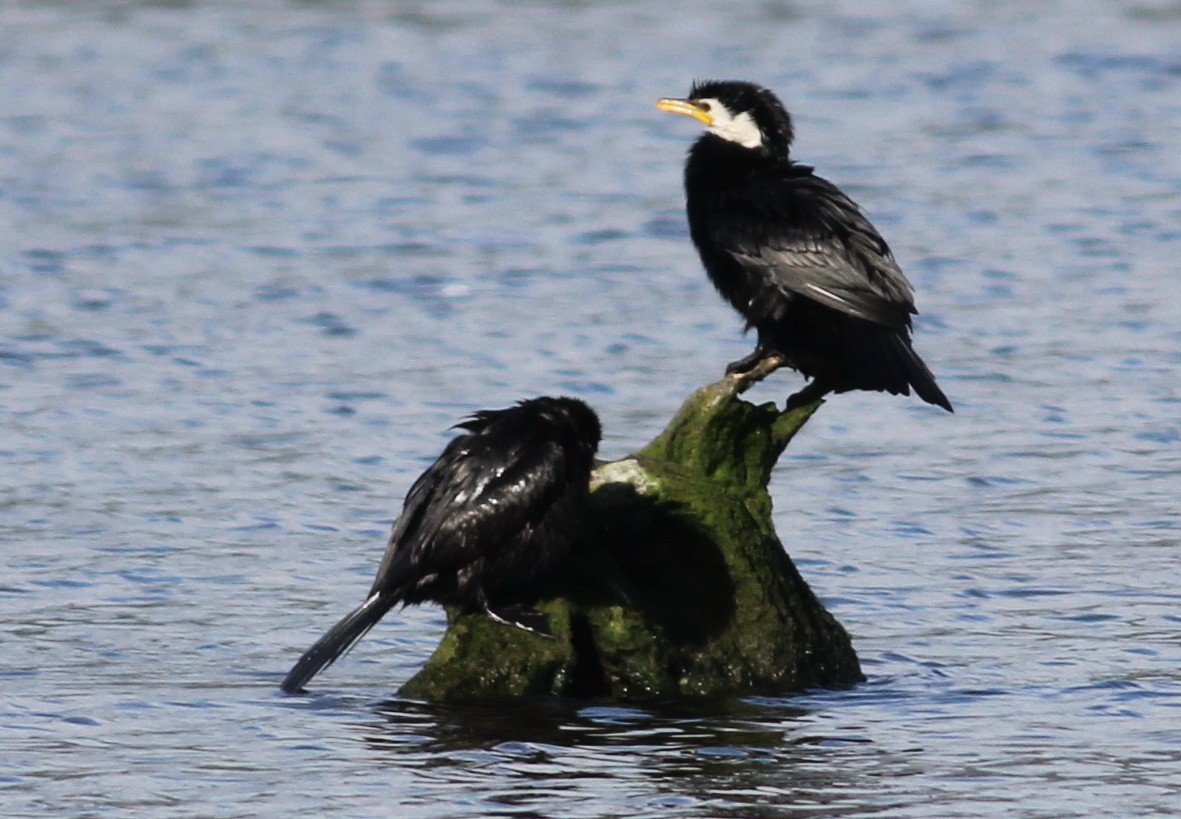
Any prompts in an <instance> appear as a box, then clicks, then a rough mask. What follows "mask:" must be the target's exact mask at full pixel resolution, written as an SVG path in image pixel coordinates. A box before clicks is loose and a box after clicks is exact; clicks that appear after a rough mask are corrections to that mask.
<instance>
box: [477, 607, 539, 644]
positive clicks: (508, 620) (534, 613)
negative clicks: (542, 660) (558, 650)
mask: <svg viewBox="0 0 1181 819" xmlns="http://www.w3.org/2000/svg"><path fill="white" fill-rule="evenodd" d="M484 613H485V614H487V615H488V617H490V618H491V619H492V620H494V621H495V622H497V623H500V624H501V625H502V626H514V627H516V628H519V629H521V630H522V631H527V632H529V633H530V634H536V635H537V636H538V637H546V638H548V639H551V640H552V639H553V638H554V633H553V631H552V630H551V629H550V625H549V617H547V616H546V615H544V614H542V613H541V612H540V611H538V610H537V609H531V608H529V607H528V606H526V605H523V604H521V603H517V604H514V605H511V606H501V607H500V610H499V611H494V610H493V609H492V607H491V606H489V605H488V603H487V601H485V602H484Z"/></svg>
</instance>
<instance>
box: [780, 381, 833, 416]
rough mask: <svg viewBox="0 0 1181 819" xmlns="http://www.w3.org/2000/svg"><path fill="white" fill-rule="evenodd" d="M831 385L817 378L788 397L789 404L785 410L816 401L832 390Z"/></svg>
mask: <svg viewBox="0 0 1181 819" xmlns="http://www.w3.org/2000/svg"><path fill="white" fill-rule="evenodd" d="M832 390H833V388H832V386H831V385H829V384H827V383H826V382H824V381H822V380H821V379H819V378H817V379H815V380H813V381H812V383H811V384H808V385H807V386H806V387H804V388H803V389H802V390H800V391H799V392H797V393H794V394H792V395H789V396H788V397H787V405H786V406H785V407H784V410H785V411H786V410H793V409H796V408H797V407H802V406H804V405H806V404H811V403H812V402H814V401H819V400H820V399H821V398H823V397H824V396H826V395H828V394H829V393H830V392H832Z"/></svg>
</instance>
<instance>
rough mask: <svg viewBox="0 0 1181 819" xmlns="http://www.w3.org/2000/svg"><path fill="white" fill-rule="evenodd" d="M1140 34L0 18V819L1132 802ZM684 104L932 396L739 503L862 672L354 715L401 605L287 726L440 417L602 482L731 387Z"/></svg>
mask: <svg viewBox="0 0 1181 819" xmlns="http://www.w3.org/2000/svg"><path fill="white" fill-rule="evenodd" d="M1179 44H1181V14H1179V13H1178V12H1177V11H1176V9H1174V8H1173V6H1171V5H1169V4H1165V3H1155V2H1143V1H1142V0H1135V1H1133V0H1118V1H1115V2H1098V0H1095V2H1087V0H1084V1H1083V2H1079V3H1070V4H1043V5H1034V6H1028V5H1021V4H1000V5H998V4H993V3H987V2H978V3H959V4H951V3H946V4H945V3H931V2H910V3H907V2H903V3H894V4H854V3H836V4H830V3H823V4H822V3H778V2H764V3H748V4H737V3H734V4H725V3H715V2H712V0H688V1H687V2H683V3H678V4H676V5H675V6H673V5H671V4H656V3H639V2H602V3H583V2H573V1H572V0H571V2H561V3H559V2H554V3H519V2H508V0H503V2H492V0H476V1H475V2H473V1H472V0H465V1H464V2H437V3H429V4H428V3H410V2H390V3H377V2H360V0H358V2H338V3H327V2H324V3H316V2H291V3H282V2H278V0H274V2H258V3H253V4H236V3H214V2H210V3H204V4H202V3H151V2H97V0H96V2H90V3H85V4H79V3H67V2H15V3H9V4H6V5H4V6H3V8H2V9H0V419H2V424H3V426H2V428H0V430H2V431H0V475H2V476H3V477H2V478H0V561H2V567H3V569H2V570H3V574H2V575H0V743H2V747H3V748H4V752H3V753H2V754H0V814H2V815H5V816H21V815H57V816H67V815H68V816H112V815H131V814H136V815H156V816H202V817H231V816H257V815H279V814H288V815H292V814H331V815H339V816H371V815H398V816H405V817H461V816H489V815H495V816H563V817H565V816H572V817H580V816H586V817H595V816H608V815H617V816H661V817H663V816H700V817H719V816H734V817H749V816H807V817H814V816H837V815H839V816H899V817H915V816H932V817H951V816H994V815H1013V816H1029V817H1050V816H1054V817H1059V816H1087V817H1092V816H1098V815H1105V814H1106V815H1120V816H1132V815H1136V816H1153V815H1167V814H1168V813H1170V812H1171V811H1174V810H1175V809H1176V808H1175V806H1176V805H1177V804H1181V592H1179V591H1178V589H1179V588H1181V582H1179V581H1181V569H1179V566H1181V561H1179V556H1181V555H1179V550H1178V525H1179V524H1181V501H1179V500H1178V496H1179V495H1181V421H1179V420H1178V419H1179V416H1181V287H1179V286H1178V281H1179V279H1178V270H1179V262H1178V260H1179V259H1181V45H1179ZM707 76H715V77H739V78H747V79H753V80H758V81H761V82H764V83H766V84H768V85H770V86H772V87H774V88H775V89H777V90H778V91H780V92H781V94H782V96H783V97H784V99H785V100H786V102H787V103H788V105H789V107H791V108H792V110H793V111H794V112H795V115H796V125H797V132H798V135H799V138H798V142H797V146H796V153H797V156H798V157H799V158H800V159H801V160H803V161H807V162H809V163H810V164H815V165H816V166H817V167H818V169H819V170H820V172H822V173H823V174H824V175H826V176H827V177H829V178H831V179H833V180H834V181H836V182H837V183H838V184H840V185H842V186H843V187H845V188H846V189H847V190H848V191H849V192H850V193H852V194H853V195H854V196H855V197H856V198H857V199H858V200H859V201H860V202H861V203H862V204H863V205H864V206H865V208H866V210H867V211H868V212H869V214H870V215H871V217H872V218H873V220H874V221H875V223H876V224H877V225H878V226H879V228H880V229H881V230H882V231H883V233H885V235H886V236H887V238H888V239H889V240H890V242H891V243H892V245H893V247H894V249H895V252H896V254H897V256H898V257H899V260H900V262H901V263H902V265H903V267H904V268H905V269H906V270H907V272H908V274H909V275H910V277H911V278H912V279H913V281H914V282H915V285H916V287H917V290H918V300H919V308H920V310H922V315H921V316H919V318H918V322H917V326H916V339H917V342H916V343H917V346H918V349H919V350H920V352H921V353H922V354H923V356H924V357H925V358H926V360H927V361H928V362H929V363H930V365H931V366H932V368H933V369H934V370H935V372H936V373H937V374H938V376H939V379H940V382H941V384H942V385H943V387H944V389H945V390H946V391H947V393H948V394H949V396H950V397H951V399H952V401H953V402H954V403H955V405H956V409H957V413H956V414H955V415H954V416H948V415H946V414H944V413H942V412H939V411H938V410H934V409H931V408H929V407H926V406H924V405H922V404H921V403H919V402H917V401H914V400H904V399H899V398H889V397H886V396H882V395H877V394H872V395H869V394H854V395H845V396H840V397H838V398H836V399H834V400H832V401H830V402H829V403H828V404H827V405H826V406H825V407H824V408H823V409H822V410H821V412H820V413H819V414H818V415H817V416H816V417H815V418H814V419H813V421H812V422H811V423H810V424H809V425H808V427H807V428H806V429H805V431H804V433H803V434H801V436H800V437H799V438H797V439H796V441H795V442H793V444H792V447H791V449H790V450H789V452H788V454H787V456H786V457H785V458H784V460H783V461H782V463H781V465H780V467H779V469H778V470H777V471H776V474H775V476H774V478H773V482H772V492H773V495H774V498H775V502H776V522H777V526H778V529H779V531H780V534H781V536H782V538H783V540H784V543H785V544H786V546H787V548H788V550H789V551H790V552H791V554H792V556H793V558H794V559H795V560H796V562H797V564H798V565H799V566H800V568H801V570H802V572H803V573H804V575H805V577H806V578H807V579H808V581H809V583H810V584H811V585H812V587H813V588H814V589H815V590H816V592H817V594H818V595H820V597H821V598H822V599H823V600H824V601H825V603H826V604H827V605H828V606H829V608H830V609H831V610H832V611H833V613H834V614H836V616H837V617H838V618H839V619H840V620H841V621H842V622H843V623H844V624H845V625H846V626H847V627H848V629H849V630H850V632H851V633H852V635H853V638H854V643H855V646H856V648H857V650H858V652H859V655H860V657H861V660H862V664H863V667H864V670H865V672H866V675H867V677H868V680H867V682H866V683H864V684H863V685H860V686H858V687H856V688H853V689H852V690H845V691H834V692H825V691H818V692H809V693H807V694H805V695H802V696H784V697H782V698H738V699H733V700H728V701H723V702H709V703H679V704H678V703H657V704H651V705H644V706H637V705H630V706H627V707H618V706H615V705H612V704H610V703H601V702H595V703H582V702H540V703H538V702H532V703H527V704H523V705H521V706H515V707H510V706H497V707H495V708H491V707H480V706H470V707H439V706H431V705H426V704H422V703H415V702H408V701H400V700H397V699H395V698H393V692H394V691H395V690H396V689H397V687H398V686H399V685H400V684H401V683H402V682H404V681H405V680H406V679H407V678H408V677H409V676H411V675H412V674H413V673H414V672H415V670H416V669H417V668H419V667H420V666H421V664H422V663H423V662H424V660H425V659H426V658H427V657H428V656H429V654H430V652H431V651H432V650H433V648H434V646H435V644H436V643H437V641H438V638H439V636H440V634H441V633H442V628H443V618H442V614H441V612H440V610H438V609H437V608H433V607H423V608H421V609H411V610H408V611H406V612H405V613H404V614H402V615H400V616H398V617H392V618H390V619H389V621H388V622H385V623H383V624H382V625H381V626H379V628H378V629H377V630H376V631H375V632H374V633H373V634H371V635H370V637H368V638H367V639H366V640H365V641H363V642H362V643H361V644H360V645H359V646H358V648H357V649H356V650H355V651H354V652H353V653H352V654H351V655H349V657H348V658H347V659H346V660H344V661H342V662H341V663H339V664H338V665H337V666H334V667H333V668H332V669H331V670H330V671H329V672H327V673H326V674H325V675H324V676H323V677H321V678H320V679H319V680H317V686H316V693H315V696H312V697H307V698H303V697H295V698H291V697H284V696H281V695H280V694H279V693H278V691H277V685H278V682H279V680H280V679H281V677H282V675H283V674H284V673H285V672H286V671H287V669H288V668H289V667H290V665H291V663H292V662H293V661H294V659H295V657H296V656H298V654H299V653H300V652H301V651H302V650H303V649H304V648H306V647H307V646H308V645H309V644H310V643H311V641H312V640H314V639H315V638H316V637H317V636H318V635H319V634H320V633H321V632H322V631H323V630H324V629H325V628H327V626H328V625H330V624H331V623H333V622H334V621H335V620H336V619H337V617H339V616H340V615H341V614H343V613H344V612H345V611H347V610H348V609H349V608H351V607H352V606H353V605H355V603H356V602H358V601H359V599H360V595H361V594H362V593H363V592H364V590H365V589H366V588H367V587H368V584H369V582H370V580H371V576H372V572H373V571H374V568H375V566H376V562H377V560H378V557H379V554H380V552H381V549H382V547H383V545H384V537H385V534H386V532H387V530H388V526H389V524H390V521H391V518H392V517H393V515H394V514H396V511H397V509H398V508H399V506H400V503H401V498H402V496H403V495H404V493H405V491H406V490H407V488H408V487H409V485H410V483H411V482H412V481H413V479H414V478H415V477H416V476H417V475H418V473H419V472H420V471H421V470H422V468H423V467H424V465H425V464H426V463H428V462H429V461H430V460H431V459H432V458H433V457H434V455H436V454H437V453H438V451H439V450H440V449H441V447H442V446H443V444H444V442H445V441H446V440H447V435H448V433H447V432H446V430H447V427H448V426H449V425H450V424H452V423H454V422H455V421H456V420H457V419H458V418H459V417H460V416H462V415H464V414H466V413H468V412H470V411H471V410H473V409H476V408H479V407H497V406H503V405H505V404H507V403H510V402H511V401H513V400H516V399H517V398H521V397H525V396H530V395H537V394H543V393H556V392H564V393H570V394H574V395H579V396H582V397H584V398H586V399H587V400H589V401H590V402H591V403H592V404H593V405H595V407H596V408H597V409H598V410H599V411H600V414H601V415H602V417H603V420H604V423H605V426H606V438H605V441H604V445H603V449H602V453H603V454H604V455H605V456H607V457H621V456H622V455H624V454H626V453H628V452H630V451H632V450H634V449H635V448H637V447H639V446H640V445H642V444H643V443H644V442H646V441H647V440H648V439H650V438H651V437H652V436H653V435H654V434H655V433H656V432H658V431H659V429H660V428H661V427H662V425H663V423H664V422H665V420H667V418H668V417H669V416H670V415H671V413H672V412H673V411H674V410H675V408H676V407H677V406H678V405H679V403H680V401H681V400H682V399H683V398H684V396H685V395H686V394H687V393H688V392H689V391H690V390H691V389H693V388H694V387H696V386H698V385H700V384H703V383H706V382H708V381H711V380H714V379H715V378H716V377H718V376H719V375H720V373H721V367H722V365H723V364H724V363H725V362H727V361H730V360H732V359H734V358H737V357H739V356H741V355H742V354H744V353H745V352H747V351H748V350H749V348H750V344H751V343H752V342H751V340H750V339H745V340H744V339H742V338H741V337H740V335H739V320H738V319H737V317H736V316H735V315H733V313H732V312H731V311H730V309H729V308H728V307H727V306H726V305H725V304H724V303H722V301H721V300H720V299H719V298H718V297H717V296H716V294H715V293H714V292H713V291H712V289H711V288H710V285H709V284H708V282H707V280H706V279H705V277H704V275H703V274H702V273H701V271H700V268H699V265H698V262H697V260H696V257H695V254H694V252H693V249H692V247H691V245H690V244H689V242H688V238H687V235H686V230H685V226H684V216H683V209H682V195H681V191H680V171H681V163H682V160H683V155H684V151H685V149H686V148H687V147H688V145H689V143H690V141H691V140H692V139H693V137H694V136H695V134H696V129H695V126H694V124H693V123H691V122H689V121H687V120H684V119H683V118H676V117H669V116H667V115H664V114H661V113H659V112H657V111H656V110H655V109H654V108H653V107H652V103H653V101H654V100H655V99H656V98H658V97H661V96H668V95H679V94H683V93H684V92H685V91H686V90H687V89H688V86H689V83H690V81H691V80H692V79H693V78H697V77H707ZM800 383H801V382H800V381H799V379H798V377H796V376H794V375H793V374H791V373H786V372H785V373H780V374H777V375H776V376H774V377H773V378H772V379H771V380H770V381H769V382H768V383H766V384H764V385H761V386H760V387H759V388H758V389H757V390H756V391H755V392H756V397H757V398H758V399H760V400H782V399H783V398H784V397H785V396H786V395H787V394H788V393H789V392H791V391H794V390H795V389H797V388H798V387H799V386H800Z"/></svg>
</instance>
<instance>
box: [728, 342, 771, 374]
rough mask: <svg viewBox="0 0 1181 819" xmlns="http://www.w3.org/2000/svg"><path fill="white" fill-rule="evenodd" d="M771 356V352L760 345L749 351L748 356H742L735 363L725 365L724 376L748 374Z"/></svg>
mask: <svg viewBox="0 0 1181 819" xmlns="http://www.w3.org/2000/svg"><path fill="white" fill-rule="evenodd" d="M768 355H771V352H770V351H769V350H768V349H767V348H766V347H764V346H763V345H762V344H760V345H758V346H757V347H755V348H754V349H753V350H751V352H750V354H749V355H744V356H743V357H742V358H740V359H738V360H737V361H731V362H730V363H729V364H727V365H726V375H743V374H745V373H747V372H750V370H752V369H753V368H754V367H755V365H757V364H758V363H759V362H760V361H762V360H763V359H765V358H767V356H768Z"/></svg>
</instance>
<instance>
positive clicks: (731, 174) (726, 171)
mask: <svg viewBox="0 0 1181 819" xmlns="http://www.w3.org/2000/svg"><path fill="white" fill-rule="evenodd" d="M791 164H792V162H791V160H790V159H788V158H787V157H786V156H782V157H780V156H774V155H773V154H771V153H770V152H768V151H765V150H762V149H752V148H744V147H743V146H741V145H738V144H737V143H734V142H730V141H729V140H726V139H722V138H721V137H718V136H714V135H713V134H706V135H705V136H703V137H701V138H700V139H698V140H697V142H695V143H694V144H693V147H692V148H690V149H689V160H688V161H687V162H686V163H685V185H686V186H687V187H689V188H691V189H692V188H697V189H698V190H703V189H707V188H718V187H726V186H727V185H730V184H734V183H736V182H740V181H742V180H745V179H746V178H748V177H749V175H750V174H760V173H764V172H767V171H771V170H773V169H775V168H786V167H790V166H791Z"/></svg>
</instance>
